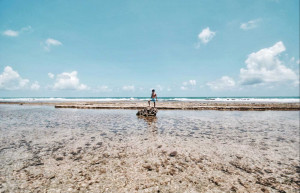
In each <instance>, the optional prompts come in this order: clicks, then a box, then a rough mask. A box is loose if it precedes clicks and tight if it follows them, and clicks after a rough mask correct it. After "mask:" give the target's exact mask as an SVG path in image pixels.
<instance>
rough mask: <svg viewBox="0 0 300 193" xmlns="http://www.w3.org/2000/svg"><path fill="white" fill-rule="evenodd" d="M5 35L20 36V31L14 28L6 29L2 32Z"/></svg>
mask: <svg viewBox="0 0 300 193" xmlns="http://www.w3.org/2000/svg"><path fill="white" fill-rule="evenodd" d="M2 34H3V35H5V36H9V37H17V36H19V32H18V31H14V30H10V29H9V30H6V31H4V32H3V33H2Z"/></svg>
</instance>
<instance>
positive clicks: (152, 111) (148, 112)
mask: <svg viewBox="0 0 300 193" xmlns="http://www.w3.org/2000/svg"><path fill="white" fill-rule="evenodd" d="M157 112H158V110H157V108H155V107H145V108H144V109H141V110H139V111H138V112H137V113H136V115H137V116H145V117H148V116H156V113H157Z"/></svg>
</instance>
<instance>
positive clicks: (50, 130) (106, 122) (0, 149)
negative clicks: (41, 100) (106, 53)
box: [0, 105, 299, 192]
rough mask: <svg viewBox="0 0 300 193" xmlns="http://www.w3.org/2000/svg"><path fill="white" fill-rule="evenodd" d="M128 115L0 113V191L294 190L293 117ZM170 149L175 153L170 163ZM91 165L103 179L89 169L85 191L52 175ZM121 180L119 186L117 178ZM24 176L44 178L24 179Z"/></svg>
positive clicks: (41, 109) (13, 108) (17, 108)
mask: <svg viewBox="0 0 300 193" xmlns="http://www.w3.org/2000/svg"><path fill="white" fill-rule="evenodd" d="M135 113H136V111H135V110H87V109H55V108H53V107H49V106H25V105H23V106H21V105H1V106H0V141H1V142H0V156H1V158H0V167H1V168H0V171H1V176H2V177H1V181H0V184H3V185H1V186H0V187H1V188H0V190H18V191H19V190H26V189H32V188H34V187H35V186H34V184H39V186H38V187H39V189H40V190H45V189H48V190H49V189H51V188H52V189H53V188H54V189H57V190H68V191H69V190H70V191H73V190H74V191H78V190H89V191H92V192H93V191H95V190H96V189H97V188H98V189H99V188H100V189H103V190H104V189H105V190H107V192H113V191H141V192H143V191H150V192H152V191H157V190H160V191H197V192H199V191H200V192H202V191H205V192H206V191H209V190H211V191H233V190H240V191H262V192H263V191H264V190H266V191H280V190H285V191H288V192H293V191H295V190H296V189H297V188H299V180H297V178H298V174H299V173H297V171H298V170H299V111H259V112H256V111H246V112H244V111H159V113H158V115H157V117H155V118H150V119H149V118H148V119H145V118H139V117H137V116H136V115H135ZM97 144H98V145H97ZM99 144H100V145H99ZM78 149H80V151H79V152H78V153H77V152H76V155H75V153H74V151H78ZM172 151H176V152H177V153H178V155H177V156H175V157H170V156H169V153H170V152H172ZM123 154H124V155H123ZM99 155H102V156H100V157H99ZM107 155H108V156H107ZM120 155H123V156H120ZM80 156H81V158H79V157H80ZM116 157H118V160H119V161H120V163H123V162H125V163H127V164H124V165H122V164H120V163H119V162H117V161H116V160H115V158H116ZM95 159H96V160H98V161H99V160H100V161H102V162H105V164H104V165H105V167H104V166H103V168H102V169H105V171H106V172H104V173H101V174H99V172H98V170H96V169H94V170H91V171H89V172H88V175H90V176H91V177H90V180H94V181H93V183H92V184H91V185H88V186H85V185H84V186H83V185H82V183H83V182H85V183H88V182H87V180H86V179H84V180H82V181H76V180H75V179H73V177H64V175H60V174H59V171H64V173H65V176H68V175H67V174H70V175H71V176H76V175H79V174H77V173H76V172H78V171H77V170H82V168H85V167H89V168H93V167H96V166H94V165H93V166H91V165H92V164H91V161H92V160H94V161H95ZM199 159H200V160H204V161H201V162H200V161H199ZM166 160H167V161H166ZM186 160H192V161H186ZM193 160H198V161H193ZM80 162H82V163H80ZM165 162H167V163H169V165H168V164H166V163H165ZM181 162H186V164H187V165H186V166H185V167H184V166H179V165H180V164H179V163H181ZM145 163H146V164H150V166H146V167H145V165H144V164H145ZM176 164H179V165H178V166H176V167H175V166H174V165H176ZM199 164H200V165H201V164H202V165H201V166H200V165H199ZM70 166H72V168H70ZM154 166H155V167H156V170H154V169H149V167H154ZM180 167H183V168H185V169H178V168H180ZM193 167H196V168H197V169H195V168H194V169H193ZM203 167H204V169H203ZM74 168H77V169H76V170H74ZM145 168H146V169H145ZM147 168H148V169H147ZM224 168H225V169H224ZM98 169H99V168H98ZM49 170H54V172H52V173H51V172H50V173H51V175H50V174H49V175H50V177H51V178H47V177H46V176H47V175H46V174H45V173H49ZM56 170H57V171H56ZM108 170H109V171H110V172H108ZM197 170H199V171H198V173H197V174H195V173H193V172H194V171H197ZM223 170H225V171H227V170H228V171H230V172H228V171H227V173H226V172H224V171H223ZM96 171H97V172H96ZM172 171H173V172H172ZM266 171H267V172H266ZM126 172H127V173H128V175H125V177H124V179H125V181H126V180H127V183H126V184H125V185H124V184H122V183H121V181H122V182H123V181H124V179H123V177H122V178H121V177H120V176H122V175H124V173H126ZM298 172H299V171H298ZM29 173H30V174H29ZM53 173H54V174H53ZM129 173H130V175H129ZM28 175H29V176H30V175H32V176H38V175H43V177H39V178H38V177H32V179H29V181H28ZM52 175H54V176H55V178H52ZM26 176H27V177H26ZM187 176H192V177H193V179H189V180H187ZM66 178H67V179H66ZM167 178H168V180H169V181H168V180H167V182H168V183H166V184H164V183H165V182H166V179H167ZM230 178H231V179H230ZM273 178H274V179H275V180H274V179H273ZM71 179H72V180H71ZM97 179H98V181H99V180H100V182H97V183H96V181H97ZM109 179H110V180H109ZM112 179H114V181H115V182H114V183H112V181H111V180H112ZM154 179H155V180H154ZM55 180H58V181H55ZM61 181H63V182H65V183H66V184H65V186H62V185H60V182H61ZM120 184H121V185H120ZM162 184H164V186H163V187H162ZM95 192H96V191H95Z"/></svg>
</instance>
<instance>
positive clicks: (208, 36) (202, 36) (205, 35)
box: [196, 27, 216, 48]
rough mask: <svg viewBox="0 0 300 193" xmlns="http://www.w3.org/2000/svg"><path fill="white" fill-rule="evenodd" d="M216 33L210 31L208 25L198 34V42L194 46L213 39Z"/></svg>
mask: <svg viewBox="0 0 300 193" xmlns="http://www.w3.org/2000/svg"><path fill="white" fill-rule="evenodd" d="M215 35H216V32H214V31H211V30H210V29H209V27H207V28H205V29H203V30H202V31H201V33H199V34H198V39H199V42H198V44H197V45H196V48H199V47H200V44H201V43H202V44H207V43H208V42H209V41H211V40H212V39H213V37H214V36H215Z"/></svg>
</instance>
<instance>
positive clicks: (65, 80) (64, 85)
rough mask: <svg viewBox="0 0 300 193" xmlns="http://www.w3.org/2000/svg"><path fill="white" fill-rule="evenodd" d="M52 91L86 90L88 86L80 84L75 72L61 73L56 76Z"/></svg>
mask: <svg viewBox="0 0 300 193" xmlns="http://www.w3.org/2000/svg"><path fill="white" fill-rule="evenodd" d="M52 88H53V89H54V90H88V89H89V88H88V86H86V85H84V84H80V82H79V79H78V77H77V71H73V72H70V73H68V72H63V73H61V74H58V75H56V80H55V83H54V85H53V87H52Z"/></svg>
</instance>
